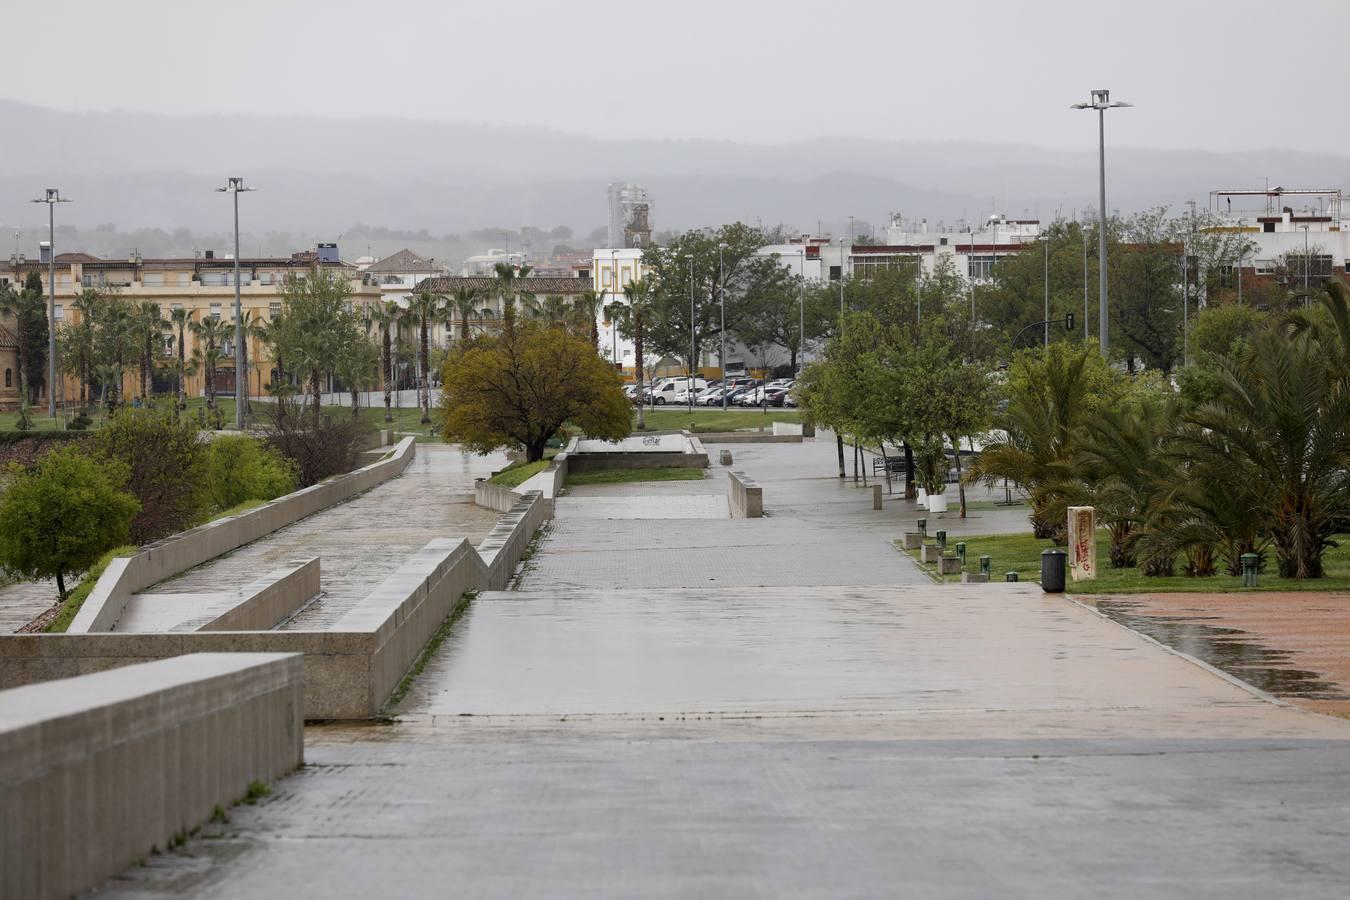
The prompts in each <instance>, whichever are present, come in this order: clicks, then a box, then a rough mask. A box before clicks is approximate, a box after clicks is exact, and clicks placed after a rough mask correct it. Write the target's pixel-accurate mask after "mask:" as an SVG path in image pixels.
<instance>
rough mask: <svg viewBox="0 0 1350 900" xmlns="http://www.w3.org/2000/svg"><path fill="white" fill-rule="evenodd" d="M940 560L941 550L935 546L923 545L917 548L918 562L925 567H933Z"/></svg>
mask: <svg viewBox="0 0 1350 900" xmlns="http://www.w3.org/2000/svg"><path fill="white" fill-rule="evenodd" d="M940 559H942V548H941V547H939V546H938V545H937V544H924V545H923V546H922V547H920V548H919V562H921V563H923V564H925V565H933V564H934V563H936V562H937V561H938V560H940Z"/></svg>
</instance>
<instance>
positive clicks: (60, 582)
mask: <svg viewBox="0 0 1350 900" xmlns="http://www.w3.org/2000/svg"><path fill="white" fill-rule="evenodd" d="M56 595H57V596H58V597H59V598H60V599H61V602H62V603H65V602H66V573H65V572H62V571H61V570H60V569H57V570H56Z"/></svg>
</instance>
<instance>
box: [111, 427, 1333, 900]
mask: <svg viewBox="0 0 1350 900" xmlns="http://www.w3.org/2000/svg"><path fill="white" fill-rule="evenodd" d="M756 449H759V448H756ZM765 449H767V448H765ZM832 456H833V447H832V446H830V445H827V444H825V442H820V443H816V444H811V443H808V444H804V445H799V446H798V445H780V446H778V447H775V448H774V449H773V450H772V452H766V453H764V454H763V455H762V456H758V460H759V463H760V464H759V465H751V464H750V463H751V461H752V460H753V459H755V458H756V455H755V454H752V453H750V452H745V453H744V454H743V458H744V459H745V462H746V465H745V468H746V469H747V470H748V471H749V472H750V474H752V475H753V476H754V477H755V478H756V479H757V480H758V481H759V482H760V483H761V484H762V485H764V488H765V505H766V508H768V510H769V511H770V513H771V515H770V517H769V518H768V519H765V520H763V521H760V522H744V521H739V522H731V521H728V520H715V519H696V518H664V519H649V520H633V519H625V518H599V517H586V516H583V515H572V516H570V517H568V516H567V514H566V509H567V507H568V506H572V507H573V508H574V512H579V511H580V510H581V509H582V508H583V507H584V506H585V501H587V500H588V499H600V500H603V499H605V497H606V496H607V493H606V492H598V493H595V494H592V493H591V492H590V491H589V490H587V491H583V490H577V491H574V492H572V493H571V494H569V495H568V496H567V497H566V498H564V500H565V501H567V502H565V503H560V505H559V515H560V519H559V520H558V522H557V524H556V525H555V527H554V529H553V531H552V532H551V533H550V535H549V537H548V538H547V539H546V540H544V541H543V542H542V544H541V546H540V552H539V553H538V554H537V555H536V556H535V558H534V559H533V560H532V561H531V562H530V564H529V565H528V567H527V570H526V572H525V573H524V576H523V578H522V579H521V586H522V587H523V588H524V590H521V591H512V592H499V593H489V594H484V595H481V596H480V597H479V598H478V599H477V600H475V601H474V603H473V604H472V606H471V607H470V609H469V612H468V613H467V614H466V616H465V618H463V619H462V620H461V621H460V622H459V623H458V624H457V625H456V627H455V628H454V629H453V631H452V632H451V635H450V638H449V639H448V640H447V641H446V643H445V644H444V645H443V646H442V648H441V650H440V651H439V652H438V653H437V654H436V656H435V657H434V658H433V660H432V661H431V664H430V665H429V666H428V668H427V669H426V671H425V672H424V673H423V674H422V676H421V677H420V678H419V679H418V681H417V683H416V685H415V688H414V690H413V692H412V693H411V694H410V695H409V696H408V697H407V699H406V700H405V702H404V704H403V707H402V709H401V711H400V712H401V721H400V722H399V723H398V724H396V725H392V726H376V727H350V726H331V727H318V728H310V729H309V730H308V732H307V744H308V746H307V749H306V757H307V763H308V764H307V766H306V767H305V769H304V770H303V771H302V772H300V773H299V774H297V775H296V776H293V777H291V778H288V779H286V780H284V781H283V782H282V783H281V784H279V785H278V786H277V791H276V794H275V796H274V797H273V798H271V799H269V800H267V801H265V802H263V803H261V804H259V805H258V806H256V807H241V808H238V809H236V810H235V811H233V812H232V814H231V815H232V821H231V823H230V824H228V825H225V826H220V825H216V826H210V827H208V829H207V830H206V832H205V835H206V836H205V837H204V838H199V839H197V840H194V841H191V842H189V844H188V845H187V847H186V848H185V849H184V850H182V851H178V852H175V853H173V854H164V855H160V856H157V857H155V858H153V859H151V860H150V861H148V863H147V865H146V866H145V867H144V868H138V869H133V870H131V871H129V872H128V873H126V874H125V875H124V876H123V877H121V878H120V879H117V880H115V881H114V882H111V883H110V884H109V885H107V886H106V887H105V891H104V893H105V894H106V895H109V896H155V897H168V896H182V895H191V896H204V897H232V896H250V897H253V896H256V897H284V898H287V900H301V898H309V897H315V898H319V897H323V898H328V897H345V896H351V897H363V896H371V895H378V896H417V897H421V896H428V897H429V896H444V895H446V894H465V895H470V896H477V897H520V896H540V895H543V896H551V897H633V896H662V897H675V896H680V897H684V896H718V897H721V896H725V897H747V896H765V897H767V896H774V897H778V896H789V897H838V896H858V897H862V896H897V895H901V896H922V897H989V896H1023V897H1038V898H1039V897H1066V898H1068V897H1073V898H1077V897H1084V896H1093V897H1121V898H1125V897H1129V898H1137V897H1141V896H1155V897H1173V896H1192V897H1216V898H1218V897H1222V898H1246V897H1253V898H1255V897H1269V896H1281V897H1286V898H1299V897H1310V898H1311V897H1325V896H1335V895H1339V894H1341V893H1343V892H1344V885H1345V883H1346V882H1347V879H1350V857H1347V856H1346V854H1345V852H1344V847H1345V846H1346V843H1347V841H1350V817H1347V815H1346V812H1345V802H1344V797H1345V796H1347V795H1350V723H1347V722H1344V721H1341V720H1337V719H1332V718H1328V717H1322V716H1316V715H1313V714H1310V713H1306V712H1302V711H1299V710H1295V709H1291V708H1287V707H1283V706H1279V705H1276V704H1273V703H1270V702H1267V701H1265V700H1262V699H1260V698H1258V697H1256V696H1255V695H1253V694H1252V693H1251V692H1250V691H1248V690H1245V689H1244V688H1242V687H1241V686H1239V685H1237V684H1235V683H1233V682H1231V681H1229V680H1225V679H1224V678H1221V677H1219V676H1217V675H1215V674H1214V673H1212V672H1210V671H1207V670H1205V669H1203V668H1201V667H1199V666H1197V665H1195V664H1193V663H1191V662H1189V661H1188V660H1185V659H1183V658H1181V657H1178V656H1176V655H1174V654H1172V653H1170V652H1168V651H1167V650H1165V649H1163V648H1161V647H1160V646H1158V645H1156V644H1154V643H1152V642H1150V641H1148V640H1147V639H1145V638H1143V637H1142V636H1140V635H1139V634H1137V633H1135V632H1133V631H1131V630H1129V629H1127V628H1124V627H1123V626H1121V625H1119V624H1117V623H1115V622H1112V621H1110V620H1108V619H1107V618H1105V617H1103V616H1100V615H1098V614H1097V613H1096V612H1094V611H1092V610H1090V609H1088V608H1086V607H1083V606H1079V605H1077V604H1074V603H1072V602H1071V601H1068V600H1065V599H1063V598H1060V597H1052V596H1047V595H1044V594H1042V593H1040V592H1039V591H1038V590H1037V589H1036V588H1034V587H1033V586H1029V585H1021V586H1014V585H988V586H974V585H972V586H944V587H937V586H934V585H931V584H925V583H923V582H922V581H917V580H915V579H914V574H915V573H914V570H913V568H912V567H910V568H909V569H906V568H905V565H906V563H905V561H904V559H903V558H902V557H900V556H899V555H898V554H895V553H894V551H891V550H889V548H888V547H886V545H885V543H884V541H883V538H885V537H886V536H888V535H889V536H894V535H893V533H894V532H895V531H896V529H897V527H898V525H899V523H900V522H901V521H902V520H903V519H905V518H907V517H908V513H907V512H905V513H904V514H903V515H901V514H894V513H892V510H891V509H887V510H883V511H882V512H880V513H874V512H872V511H871V509H870V502H869V501H868V500H867V498H865V497H863V496H862V494H861V492H858V491H853V490H852V488H851V487H850V486H845V485H840V484H839V483H838V479H837V478H831V477H828V474H827V475H826V477H820V476H819V475H818V474H812V473H819V471H820V470H822V469H823V470H824V471H825V472H826V473H829V472H830V471H831V463H832ZM741 459H742V457H741V456H738V460H737V461H738V465H739V463H740V462H741ZM714 477H721V476H714ZM684 484H685V486H686V487H685V490H687V491H688V492H689V493H688V496H691V497H692V496H696V495H702V496H705V497H707V496H711V494H710V493H709V491H708V488H709V485H710V484H711V482H690V483H684ZM653 488H655V486H629V490H631V491H632V492H633V495H634V496H639V495H643V494H644V493H645V494H647V495H649V496H659V497H668V498H670V497H675V496H678V495H679V493H680V491H679V489H678V488H676V487H675V486H662V487H661V488H660V489H659V490H653ZM597 508H598V507H597ZM652 508H653V510H660V509H661V508H662V507H661V505H660V504H655V505H653V507H652ZM606 529H607V530H606ZM764 536H770V537H777V538H779V539H778V540H761V538H762V537H764ZM731 542H739V543H741V544H744V546H743V547H741V548H740V551H739V553H740V554H742V555H744V556H745V557H746V558H747V561H746V562H745V564H744V565H742V566H739V567H738V566H737V565H735V564H734V563H733V559H734V558H737V554H736V553H724V550H725V548H726V547H727V545H728V544H729V543H731ZM883 551H885V552H883ZM887 554H891V555H887ZM759 559H764V560H767V561H768V564H766V565H759V564H758V563H756V562H754V560H759ZM709 577H715V578H716V579H717V581H716V582H715V583H710V582H708V581H707V579H708V578H709ZM805 578H814V579H815V580H812V581H806V580H803V579H805ZM657 584H663V586H661V587H658V586H656V585H657ZM672 585H676V586H674V587H672ZM681 585H682V586H681Z"/></svg>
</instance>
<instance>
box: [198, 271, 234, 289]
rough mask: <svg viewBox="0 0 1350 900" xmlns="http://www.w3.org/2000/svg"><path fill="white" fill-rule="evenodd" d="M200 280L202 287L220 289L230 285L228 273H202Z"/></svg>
mask: <svg viewBox="0 0 1350 900" xmlns="http://www.w3.org/2000/svg"><path fill="white" fill-rule="evenodd" d="M201 280H202V287H221V286H222V285H226V284H229V283H230V282H229V273H228V272H203V273H202V276H201Z"/></svg>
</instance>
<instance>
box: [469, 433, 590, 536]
mask: <svg viewBox="0 0 1350 900" xmlns="http://www.w3.org/2000/svg"><path fill="white" fill-rule="evenodd" d="M575 440H576V439H575V438H574V439H573V441H574V442H575ZM569 460H570V457H569V455H568V452H567V451H566V450H564V451H563V452H562V453H559V454H558V455H557V456H555V457H553V459H552V461H551V462H550V463H549V466H548V468H547V469H544V470H543V471H542V472H537V473H535V474H534V475H531V476H530V477H529V478H527V479H525V480H524V481H523V482H521V483H520V484H519V485H517V486H516V487H514V488H508V487H506V486H504V485H500V484H493V483H492V482H491V481H488V480H487V479H486V478H479V479H477V480H476V481H475V482H474V484H473V502H474V503H476V504H477V505H479V506H481V507H483V508H484V509H495V510H496V511H497V512H500V513H509V512H510V511H511V510H512V509H513V508H514V507H515V505H516V504H517V503H519V502H520V498H521V497H523V496H525V495H526V494H528V493H530V492H531V491H537V492H538V493H539V495H540V496H541V497H543V498H544V501H545V503H544V505H545V507H546V508H547V511H548V515H547V518H552V517H553V498H555V497H557V496H558V495H559V494H561V493H562V489H563V485H565V484H566V483H567V473H568V465H569Z"/></svg>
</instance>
